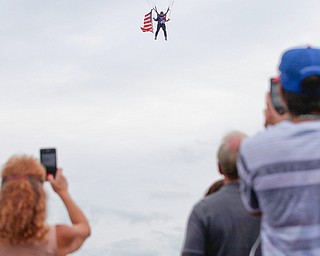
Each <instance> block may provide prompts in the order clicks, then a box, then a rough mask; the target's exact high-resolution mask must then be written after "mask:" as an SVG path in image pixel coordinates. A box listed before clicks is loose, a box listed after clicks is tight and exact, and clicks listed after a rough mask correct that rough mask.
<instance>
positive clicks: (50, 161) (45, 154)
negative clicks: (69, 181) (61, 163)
mask: <svg viewBox="0 0 320 256" xmlns="http://www.w3.org/2000/svg"><path fill="white" fill-rule="evenodd" d="M40 162H41V164H42V165H43V166H44V167H45V169H46V172H47V176H48V174H52V175H53V177H55V176H56V172H57V152H56V149H55V148H41V149H40Z"/></svg>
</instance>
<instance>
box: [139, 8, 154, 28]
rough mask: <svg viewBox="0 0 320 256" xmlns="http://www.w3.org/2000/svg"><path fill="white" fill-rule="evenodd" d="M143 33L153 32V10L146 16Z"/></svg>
mask: <svg viewBox="0 0 320 256" xmlns="http://www.w3.org/2000/svg"><path fill="white" fill-rule="evenodd" d="M140 28H141V30H142V32H152V33H153V26H152V10H151V11H150V12H149V13H147V14H146V15H145V16H144V21H143V27H140Z"/></svg>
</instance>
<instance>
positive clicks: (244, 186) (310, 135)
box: [237, 47, 320, 256]
mask: <svg viewBox="0 0 320 256" xmlns="http://www.w3.org/2000/svg"><path fill="white" fill-rule="evenodd" d="M279 71H280V86H281V90H280V91H281V94H282V98H283V100H284V102H285V103H286V105H287V109H288V114H289V118H288V120H284V121H281V122H279V123H278V124H276V125H273V126H268V127H267V129H266V130H265V131H263V132H261V133H259V134H257V135H256V136H254V137H251V138H248V139H246V140H245V141H244V142H243V143H242V145H241V149H240V154H239V158H238V163H237V165H238V172H239V175H240V178H241V195H242V200H243V203H244V205H245V207H246V208H247V210H249V211H250V212H252V213H254V214H257V215H260V214H262V224H261V241H262V252H263V255H277V256H282V255H320V49H316V48H311V47H307V48H296V49H290V50H288V51H286V52H285V53H284V54H283V56H282V58H281V63H280V67H279Z"/></svg>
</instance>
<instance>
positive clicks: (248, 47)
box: [0, 0, 320, 256]
mask: <svg viewBox="0 0 320 256" xmlns="http://www.w3.org/2000/svg"><path fill="white" fill-rule="evenodd" d="M152 3H156V4H157V7H158V10H165V9H166V8H167V7H168V3H170V1H164V0H154V1H146V0H118V1H106V0H104V1H103V0H92V1H84V0H63V1H61V0H54V1H53V0H47V1H40V0H28V1H22V0H20V1H19V0H10V1H8V0H0V10H1V15H0V59H1V65H0V86H1V87H0V88H1V94H0V116H1V125H0V141H1V143H0V147H1V150H0V163H1V164H3V163H4V162H5V161H6V160H7V159H8V158H9V157H10V156H12V155H14V154H27V155H32V156H35V157H39V149H40V148H42V147H55V148H56V149H57V153H58V165H59V166H60V167H62V168H63V172H64V174H65V175H66V177H67V179H68V182H69V191H70V193H71V195H72V197H73V198H74V200H75V201H76V202H77V204H78V205H79V206H80V207H81V208H82V209H83V211H84V212H85V214H86V215H87V217H88V219H89V221H90V224H91V228H92V235H91V237H90V238H89V239H88V240H87V241H86V243H85V244H84V245H83V247H82V248H81V249H80V250H79V251H78V252H76V253H74V254H73V255H76V256H87V255H94V256H100V255H101V256H104V255H106V256H168V255H170V256H171V255H179V253H180V251H181V248H182V245H183V239H184V233H185V228H186V223H187V219H188V216H189V213H190V211H191V209H192V207H193V205H194V204H195V203H196V202H197V201H199V200H201V198H202V197H203V194H204V193H205V191H206V190H207V188H208V187H209V186H210V185H211V183H213V182H214V181H216V180H218V179H220V178H221V176H220V175H219V174H218V172H217V168H216V165H217V162H216V151H217V148H218V146H219V143H220V141H221V139H222V137H223V136H224V135H225V134H226V133H228V132H230V131H232V130H239V131H242V132H245V133H247V134H248V135H249V136H252V135H254V134H255V133H257V132H259V131H261V130H263V129H264V127H263V122H264V119H263V109H264V107H265V94H266V92H267V91H268V89H269V78H270V77H271V76H275V75H277V74H278V71H277V70H278V65H279V60H280V56H281V54H282V53H283V51H284V50H286V49H288V48H292V47H297V46H306V45H313V46H319V47H320V33H319V27H320V16H319V14H318V10H319V8H320V2H319V1H317V0H307V1H298V0H290V1H289V0H282V1H276V0H268V1H249V0H220V1H218V0H216V1H212V0H202V1H195V0H176V1H175V2H174V5H173V6H172V10H171V12H170V13H169V16H170V18H171V20H170V21H169V22H168V23H167V31H168V41H165V40H164V36H163V33H162V31H160V33H159V36H158V40H154V35H153V34H152V33H143V32H141V30H140V27H141V26H142V25H143V18H144V15H145V14H146V13H148V12H149V11H150V9H151V5H152ZM45 189H46V192H47V196H48V218H47V220H48V223H50V224H55V223H70V221H69V218H68V215H67V212H66V210H65V208H64V206H63V204H62V203H61V201H60V200H59V198H58V197H57V195H56V194H55V193H54V192H53V191H52V189H51V188H50V185H49V184H45Z"/></svg>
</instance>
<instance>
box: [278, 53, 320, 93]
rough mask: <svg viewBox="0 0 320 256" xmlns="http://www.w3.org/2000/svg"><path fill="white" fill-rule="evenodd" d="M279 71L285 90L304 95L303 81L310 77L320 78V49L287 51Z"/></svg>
mask: <svg viewBox="0 0 320 256" xmlns="http://www.w3.org/2000/svg"><path fill="white" fill-rule="evenodd" d="M279 70H280V81H281V85H282V87H283V89H284V90H286V91H289V92H293V93H303V92H304V91H303V90H302V88H301V86H300V83H301V81H302V80H303V79H305V78H306V77H308V76H310V75H319V76H320V49H317V48H311V47H307V48H297V49H291V50H288V51H286V52H285V53H284V54H283V55H282V59H281V63H280V67H279Z"/></svg>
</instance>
